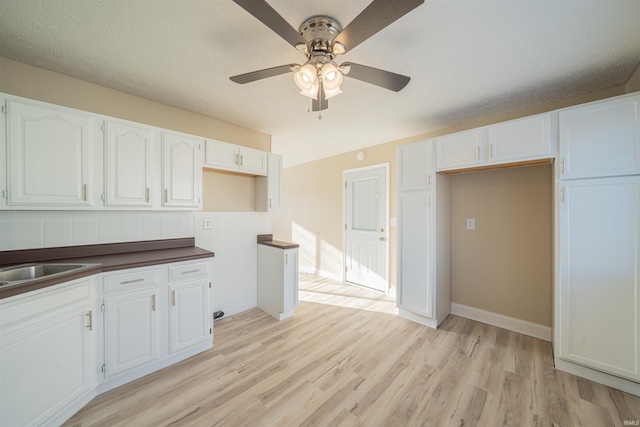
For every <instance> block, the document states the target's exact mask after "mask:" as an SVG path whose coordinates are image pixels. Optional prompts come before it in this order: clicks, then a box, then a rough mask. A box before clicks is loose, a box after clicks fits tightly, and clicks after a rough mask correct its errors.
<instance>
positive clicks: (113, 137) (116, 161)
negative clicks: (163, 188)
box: [104, 120, 157, 208]
mask: <svg viewBox="0 0 640 427" xmlns="http://www.w3.org/2000/svg"><path fill="white" fill-rule="evenodd" d="M104 132H105V162H104V163H105V171H104V172H105V198H104V205H105V206H110V207H111V206H113V207H139V208H149V207H152V206H153V198H154V197H157V195H156V193H155V191H154V190H155V188H154V186H153V172H154V170H155V169H156V168H154V167H153V158H152V151H153V146H154V145H155V143H156V141H154V138H153V136H154V132H153V128H151V127H146V126H142V125H136V124H131V123H126V122H116V121H112V120H106V121H105V123H104Z"/></svg>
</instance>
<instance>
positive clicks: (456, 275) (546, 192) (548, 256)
mask: <svg viewBox="0 0 640 427" xmlns="http://www.w3.org/2000/svg"><path fill="white" fill-rule="evenodd" d="M551 174H552V166H551V165H543V166H532V167H521V168H513V169H504V170H496V171H484V172H472V173H464V174H458V175H452V176H451V297H452V301H454V302H456V303H458V304H463V305H466V306H471V307H475V308H480V309H483V310H487V311H491V312H493V313H500V314H504V315H506V316H511V317H516V318H520V319H523V320H527V321H530V322H534V323H538V324H541V325H546V326H551V304H550V303H551V295H552V233H553V230H552V226H551V224H552V222H551V220H552V203H551V198H552V187H551V186H552V179H551V177H552V175H551ZM468 218H473V219H475V224H476V229H475V230H467V229H466V220H467V219H468Z"/></svg>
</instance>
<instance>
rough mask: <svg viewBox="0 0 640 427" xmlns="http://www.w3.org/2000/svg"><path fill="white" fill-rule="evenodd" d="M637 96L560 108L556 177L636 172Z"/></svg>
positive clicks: (639, 147) (639, 148) (639, 169)
mask: <svg viewBox="0 0 640 427" xmlns="http://www.w3.org/2000/svg"><path fill="white" fill-rule="evenodd" d="M639 101H640V95H633V96H623V97H620V98H616V99H613V100H608V101H600V102H594V103H591V104H587V105H584V106H580V107H573V108H567V109H565V110H562V111H560V119H559V121H560V123H559V126H560V159H559V162H558V163H559V166H558V167H559V171H558V172H559V176H560V178H561V179H567V178H588V177H597V176H601V177H604V176H615V175H633V174H640V144H639V142H638V127H640V115H639V114H638V102H639Z"/></svg>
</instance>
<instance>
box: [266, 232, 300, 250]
mask: <svg viewBox="0 0 640 427" xmlns="http://www.w3.org/2000/svg"><path fill="white" fill-rule="evenodd" d="M258 244H259V245H265V246H272V247H274V248H279V249H295V248H299V247H300V245H299V244H297V243H289V242H283V241H281V240H273V234H258Z"/></svg>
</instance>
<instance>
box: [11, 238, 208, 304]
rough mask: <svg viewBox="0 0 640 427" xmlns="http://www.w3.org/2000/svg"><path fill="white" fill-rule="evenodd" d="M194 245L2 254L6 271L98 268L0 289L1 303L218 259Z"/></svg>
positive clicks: (183, 242)
mask: <svg viewBox="0 0 640 427" xmlns="http://www.w3.org/2000/svg"><path fill="white" fill-rule="evenodd" d="M194 245H195V239H194V238H187V239H169V240H153V241H148V242H130V243H113V244H106V245H87V246H70V247H66V248H65V247H61V248H46V249H32V250H23V251H9V252H2V253H0V266H4V267H7V266H10V265H18V264H29V263H34V262H38V263H61V264H96V265H94V266H90V267H88V268H85V269H82V270H81V271H73V272H70V273H66V274H61V275H56V276H55V277H43V278H41V279H36V280H31V281H29V282H28V283H22V284H17V285H15V286H4V287H0V299H2V298H7V297H11V296H14V295H19V294H22V293H25V292H31V291H35V290H37V289H42V288H46V287H49V286H53V285H57V284H59V283H63V282H67V281H69V280H75V279H80V278H82V277H86V276H91V275H94V274H99V273H102V272H105V271H116V270H125V269H128V268H136V267H145V266H149V265H158V264H167V263H172V262H180V261H189V260H194V259H201V258H212V257H214V256H215V254H214V253H213V252H211V251H207V250H205V249H202V248H199V247H196V246H194ZM0 268H1V267H0Z"/></svg>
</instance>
